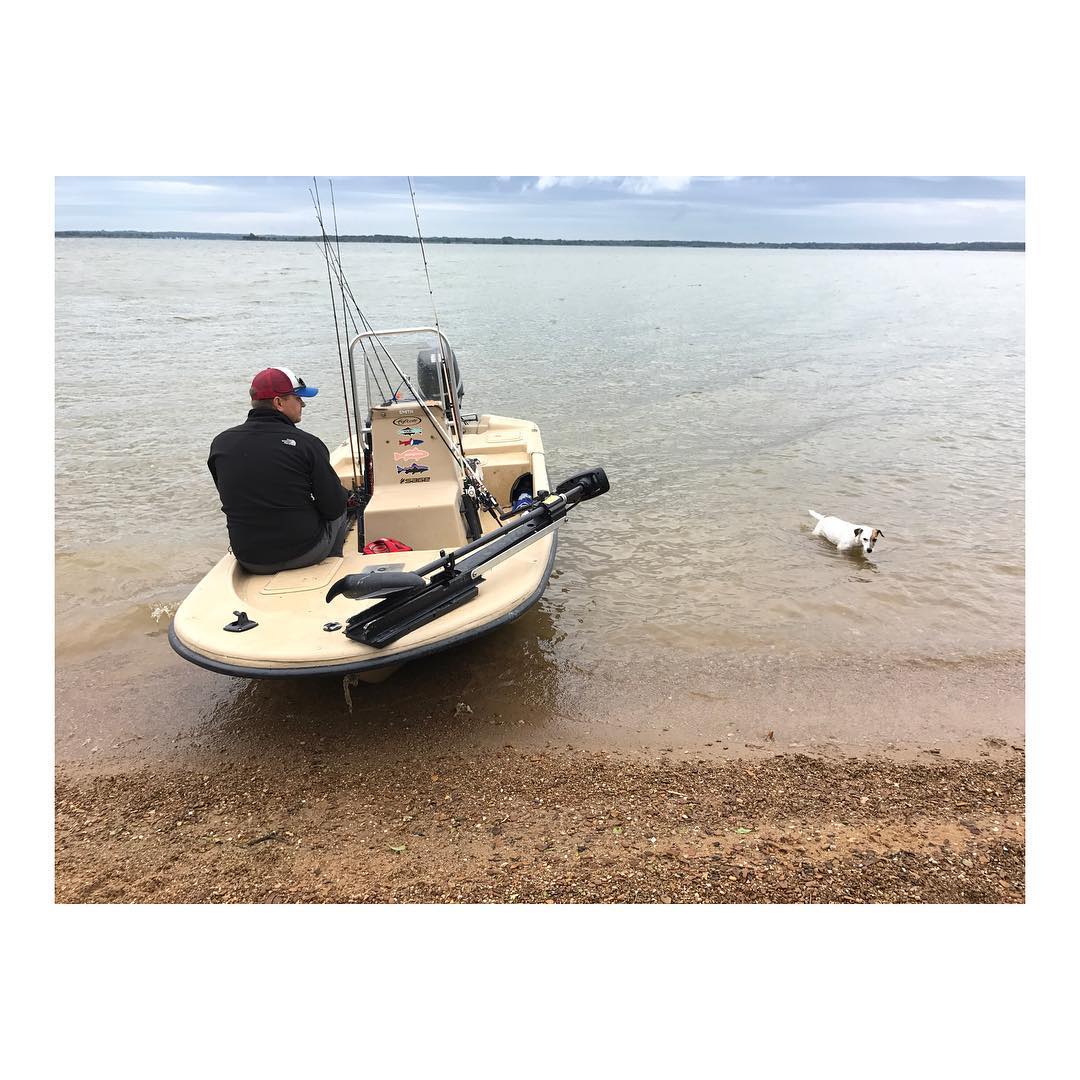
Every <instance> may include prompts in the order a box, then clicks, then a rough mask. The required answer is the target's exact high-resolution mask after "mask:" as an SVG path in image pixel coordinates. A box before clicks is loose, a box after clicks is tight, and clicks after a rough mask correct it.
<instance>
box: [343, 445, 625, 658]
mask: <svg viewBox="0 0 1080 1080" xmlns="http://www.w3.org/2000/svg"><path fill="white" fill-rule="evenodd" d="M610 490H611V485H610V484H609V483H608V478H607V474H606V473H605V472H604V470H603V469H602V468H600V467H599V466H597V467H594V468H591V469H586V470H584V471H583V472H579V473H575V474H574V475H573V476H571V477H568V478H567V479H566V480H564V481H563V482H562V483H561V484H560V485H559V486H558V487H557V488H556V489H555V492H554V494H551V493H549V492H544V491H541V492H537V494H536V496H535V497H534V499H533V505H532V507H531V508H528V509H524V510H523V511H522V512H521V513H520V514H519V515H518V516H517V517H516V518H515V519H514V520H513V521H512V522H510V523H509V524H508V525H504V526H502V527H501V528H499V529H495V530H493V531H492V532H490V533H488V534H487V535H485V536H482V537H480V538H479V539H478V540H473V541H472V542H471V543H468V544H465V545H463V546H462V547H459V548H456V549H455V550H453V551H451V552H449V553H446V552H439V557H438V558H437V559H435V560H433V561H432V562H430V563H427V564H426V565H425V566H421V567H420V569H419V570H416V571H413V572H403V571H398V570H390V569H383V568H381V567H374V568H372V569H371V570H366V571H364V572H363V573H361V574H346V575H345V577H343V578H339V579H338V580H337V581H335V582H334V584H333V585H331V586H330V590H329V591H328V592H327V594H326V602H327V603H328V604H329V603H330V601H331V600H333V599H334V597H335V596H347V597H348V598H349V599H350V600H369V599H372V598H378V597H381V598H383V599H382V602H381V603H379V604H375V605H373V606H372V607H370V608H368V609H367V610H365V611H361V612H358V613H357V614H356V615H353V616H352V618H351V619H349V621H348V622H347V623H346V625H345V636H346V637H348V638H351V639H352V640H353V641H359V642H362V643H363V644H365V645H371V646H373V647H374V648H377V649H381V648H384V647H385V646H387V645H390V644H392V643H393V642H395V641H397V640H398V638H401V637H404V636H405V635H406V634H408V633H411V632H412V631H413V630H415V629H417V628H418V627H420V626H424V625H425V624H426V623H429V622H431V621H432V620H433V619H437V618H439V617H440V616H441V615H445V614H447V613H448V612H450V611H453V610H454V609H455V608H459V607H461V605H462V604H466V603H468V602H469V601H470V600H472V599H473V598H474V597H475V596H476V595H477V593H478V591H479V585H480V583H481V582H482V581H483V580H484V578H483V576H482V572H483V571H484V570H485V569H491V568H492V567H494V566H497V565H498V564H499V563H500V562H503V561H504V560H505V559H508V558H510V556H512V555H516V554H517V553H518V552H519V551H520V550H521V549H522V548H525V547H528V546H529V545H530V544H533V543H535V542H536V541H537V540H539V539H541V538H542V537H544V536H547V535H548V533H550V532H552V531H553V530H554V529H556V528H558V526H559V524H560V523H561V521H562V519H563V518H565V517H566V514H567V512H568V511H569V510H570V509H571V508H572V507H574V506H577V505H578V504H579V503H582V502H588V501H589V500H590V499H595V498H596V497H597V496H598V495H603V494H605V493H606V492H608V491H610ZM428 574H431V575H433V576H432V578H431V580H430V581H428V580H426V575H428Z"/></svg>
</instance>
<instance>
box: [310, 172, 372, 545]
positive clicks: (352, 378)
mask: <svg viewBox="0 0 1080 1080" xmlns="http://www.w3.org/2000/svg"><path fill="white" fill-rule="evenodd" d="M329 183H330V208H331V209H332V210H333V212H334V244H335V245H336V247H337V263H338V265H339V266H340V265H341V233H339V232H338V223H337V202H336V201H335V199H334V180H333V177H331V178H330V181H329ZM317 191H318V188H317V187H316V192H317ZM339 285H340V288H341V310H342V311H344V312H345V313H346V316H348V311H349V308H348V306H347V305H346V303H345V286H344V284H342V283H341V282H339ZM346 321H347V319H346ZM353 325H354V326H355V325H356V323H355V322H354V323H353ZM340 347H341V346H340V344H339V346H338V348H339V349H340ZM341 379H342V382H343V383H344V381H345V371H344V369H342V372H341ZM349 382H350V384H351V386H350V389H351V390H352V398H353V422H354V423H355V425H356V441H357V442H358V443H359V442H360V441H361V440H360V403H359V402H358V401H357V400H356V373H355V371H354V370H353V365H352V358H351V357H350V358H349ZM341 389H342V393H345V392H346V391H345V387H344V386H342V388H341ZM347 416H348V406H346V417H347ZM349 449H350V450H351V449H352V432H351V431H350V433H349ZM355 472H356V468H355V465H354V467H353V473H354V475H355ZM358 513H359V512H358ZM356 534H357V535H356V538H357V542H358V543H359V541H360V539H361V536H362V535H363V530H362V529H357V531H356ZM360 547H361V548H362V547H363V544H360Z"/></svg>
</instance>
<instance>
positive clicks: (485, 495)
mask: <svg viewBox="0 0 1080 1080" xmlns="http://www.w3.org/2000/svg"><path fill="white" fill-rule="evenodd" d="M333 255H334V253H333V251H331V252H330V258H331V266H332V267H333V270H334V274H335V276H336V277H337V278H338V281H339V282H340V283H341V285H342V288H343V289H344V291H345V293H346V294H347V295H348V297H349V299H350V300H351V301H352V304H353V307H354V308H355V309H356V314H357V316H358V317H359V319H360V322H361V324H362V325H363V326H364V327H365V330H366V332H365V333H363V334H360V333H357V334H356V336H355V337H354V338H353V340H352V341H351V342H350V343H349V370H350V371H352V372H354V382H355V369H354V367H353V347H354V346H355V345H356V343H357V341H359V342H360V347H361V349H362V350H363V353H364V371H365V375H366V374H367V372H368V370H369V366H370V365H369V361H368V356H367V346H366V344H365V342H366V340H367V339H369V338H370V339H372V348H373V351H374V353H375V357H376V359H377V360H378V363H379V367H380V369H381V370H382V373H383V378H384V379H385V380H386V386H387V389H388V390H389V389H390V377H389V376H388V375H387V374H386V368H385V367H384V366H383V363H382V360H381V358H380V357H379V353H378V348H379V347H381V348H382V351H383V353H384V354H385V356H386V359H387V360H388V361H389V362H390V365H391V367H392V368H393V369H394V371H395V372H396V373H397V375H398V378H399V379H400V380H401V384H402V385H404V386H405V387H406V388H407V389H408V391H409V393H410V394H412V396H413V399H414V400H415V403H416V405H417V407H418V408H419V409H421V410H422V411H423V413H424V415H425V416H426V417H427V419H428V420H429V421H431V424H432V427H433V428H434V429H435V432H436V434H437V435H438V436H439V437H440V438H441V439H442V442H443V443H444V445H445V446H446V448H447V450H449V451H450V454H451V456H452V457H453V458H454V460H455V461H456V462H457V464H458V466H459V467H460V468H461V470H462V472H463V473H464V474H465V475H466V476H467V477H468V479H469V480H470V481H471V484H472V490H471V491H470V493H469V494H470V496H471V497H472V498H473V499H476V500H478V501H479V502H480V503H481V505H482V506H484V507H485V509H487V510H488V511H489V512H490V513H491V514H492V516H493V517H495V518H496V519H497V520H498V521H503V520H504V517H503V514H502V513H501V511H500V510H499V504H498V500H496V499H495V497H494V496H493V495H492V494H491V493H490V492H489V491H488V489H487V486H486V485H485V484H484V482H483V480H482V479H481V478H480V475H479V473H478V471H477V470H476V468H475V467H474V466H473V465H472V463H471V459H469V458H468V457H466V456H465V449H464V444H463V443H461V441H460V432H458V435H459V446H454V444H453V443H452V442H451V441H450V440H449V439H448V438H447V437H446V434H445V433H444V431H443V429H442V425H441V424H440V423H439V421H438V420H437V419H436V418H435V415H434V414H433V413H432V412H431V410H430V409H429V408H428V407H427V405H426V404H425V403H424V401H423V399H422V398H421V396H420V394H418V393H417V391H416V388H415V387H414V386H413V384H412V382H411V381H410V380H409V377H408V376H407V375H406V374H405V373H404V372H403V371H402V370H401V367H400V365H399V364H398V362H397V361H396V360H395V359H394V357H393V356H392V355H391V353H390V350H389V349H388V348H387V347H386V344H385V342H383V341H382V339H381V337H380V336H379V332H378V331H376V330H374V329H373V328H372V326H371V323H370V322H369V321H368V319H367V317H366V316H365V315H364V313H363V311H361V310H360V305H359V304H358V303H357V301H356V297H355V296H354V295H353V291H352V287H351V286H350V285H349V283H348V280H347V279H346V278H345V271H344V267H343V266H342V265H341V263H340V260H338V261H337V262H336V264H335V262H334V257H333ZM353 326H354V329H355V326H356V324H355V321H354V323H353ZM436 332H437V333H438V335H439V338H440V339H441V341H442V342H443V344H446V338H445V337H444V336H443V334H442V331H441V330H438V329H436ZM447 348H449V345H447ZM439 351H440V356H441V354H442V351H443V350H442V348H440V350H439ZM443 365H444V368H445V369H446V372H445V374H446V378H445V382H446V383H447V384H450V383H452V382H453V379H451V378H450V371H449V367H448V365H447V363H446V359H445V358H443ZM376 381H377V380H376ZM380 389H381V387H380ZM369 396H370V395H369ZM451 407H452V408H453V409H454V410H455V412H454V415H455V417H456V418H458V419H460V413H459V412H457V411H456V402H455V400H454V399H451ZM455 428H456V426H455Z"/></svg>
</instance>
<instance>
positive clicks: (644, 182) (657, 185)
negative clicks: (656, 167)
mask: <svg viewBox="0 0 1080 1080" xmlns="http://www.w3.org/2000/svg"><path fill="white" fill-rule="evenodd" d="M692 179H693V177H690V176H541V177H538V178H537V181H536V190H537V191H547V190H549V189H550V188H556V187H566V188H582V187H592V186H603V185H607V186H611V187H613V188H614V189H615V190H616V191H624V192H627V193H628V194H630V195H656V194H658V193H660V192H666V191H685V190H686V189H687V188H688V187H689V186H690V181H691V180H692Z"/></svg>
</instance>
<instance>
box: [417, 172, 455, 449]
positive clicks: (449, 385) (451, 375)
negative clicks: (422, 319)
mask: <svg viewBox="0 0 1080 1080" xmlns="http://www.w3.org/2000/svg"><path fill="white" fill-rule="evenodd" d="M405 179H406V180H408V182H409V199H410V200H411V201H412V210H413V218H414V219H415V220H416V237H417V239H418V240H419V241H420V257H421V258H422V259H423V260H424V277H425V278H427V287H428V295H429V296H430V297H431V310H432V312H433V313H434V315H435V330H436V332H437V333H438V334H439V337H440V338H441V337H442V329H441V327H440V326H439V312H438V310H437V309H436V307H435V293H434V292H432V289H431V274H430V273H429V272H428V261H427V252H426V251H425V249H424V237H423V234H422V233H421V232H420V214H419V213H418V212H417V209H416V194H415V193H414V191H413V185H412V177H411V176H407V177H406V178H405ZM444 365H445V367H446V396H447V400H448V403H449V405H450V409H451V412H452V413H453V419H454V430H455V431H456V432H457V437H458V446H459V447H460V448H461V456H462V458H464V457H465V440H464V433H463V431H462V423H461V412H460V411H459V409H458V403H457V386H456V385H455V384H456V382H457V370H456V369H457V364H456V362H455V363H454V368H455V370H454V371H451V370H450V357H445V358H444Z"/></svg>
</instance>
